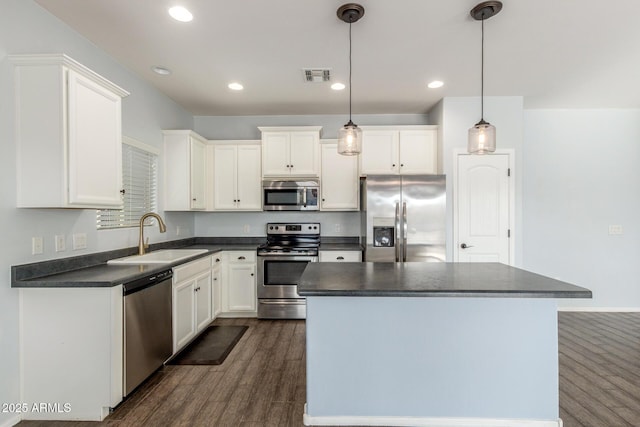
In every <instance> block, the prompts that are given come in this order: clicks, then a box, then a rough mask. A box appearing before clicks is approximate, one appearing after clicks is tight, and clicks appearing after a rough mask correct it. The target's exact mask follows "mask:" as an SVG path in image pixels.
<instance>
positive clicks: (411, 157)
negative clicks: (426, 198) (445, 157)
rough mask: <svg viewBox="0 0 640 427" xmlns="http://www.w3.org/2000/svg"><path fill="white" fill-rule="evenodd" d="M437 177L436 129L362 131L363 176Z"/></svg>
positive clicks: (361, 162) (399, 128)
mask: <svg viewBox="0 0 640 427" xmlns="http://www.w3.org/2000/svg"><path fill="white" fill-rule="evenodd" d="M437 173H438V127H437V126H397V127H396V126H363V127H362V153H361V154H360V174H362V175H374V174H387V175H398V174H400V175H405V174H407V175H408V174H437Z"/></svg>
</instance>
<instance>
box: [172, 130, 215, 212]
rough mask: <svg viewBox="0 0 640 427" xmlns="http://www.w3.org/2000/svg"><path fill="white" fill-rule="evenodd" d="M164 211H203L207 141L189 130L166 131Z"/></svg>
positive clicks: (205, 202) (205, 205)
mask: <svg viewBox="0 0 640 427" xmlns="http://www.w3.org/2000/svg"><path fill="white" fill-rule="evenodd" d="M162 133H163V134H164V159H165V169H164V175H165V180H164V188H165V210H167V211H188V210H204V209H205V208H206V207H207V200H206V191H205V190H206V170H207V156H206V144H207V140H206V139H204V138H203V137H201V136H200V135H198V134H197V133H195V132H193V131H190V130H165V131H162Z"/></svg>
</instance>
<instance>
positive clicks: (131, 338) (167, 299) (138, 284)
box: [123, 270, 173, 396]
mask: <svg viewBox="0 0 640 427" xmlns="http://www.w3.org/2000/svg"><path fill="white" fill-rule="evenodd" d="M172 276H173V273H172V271H171V270H164V271H162V272H160V273H156V274H153V275H150V276H147V277H143V278H141V279H137V280H135V281H133V282H129V283H125V284H124V331H123V337H124V354H123V362H124V366H123V374H124V378H123V395H124V396H127V395H128V394H129V393H131V392H132V391H133V390H134V389H135V388H136V387H137V386H138V385H140V383H142V382H143V381H144V380H145V379H147V378H148V377H149V375H151V374H152V373H153V372H154V371H155V370H156V369H158V368H159V367H160V366H162V364H163V363H164V362H165V361H166V360H167V359H169V357H171V354H172V352H173V340H172V332H171V277H172Z"/></svg>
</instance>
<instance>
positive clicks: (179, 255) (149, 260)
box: [107, 249, 208, 264]
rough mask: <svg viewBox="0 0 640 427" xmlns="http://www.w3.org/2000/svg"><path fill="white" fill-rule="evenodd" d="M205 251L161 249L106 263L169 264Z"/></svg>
mask: <svg viewBox="0 0 640 427" xmlns="http://www.w3.org/2000/svg"><path fill="white" fill-rule="evenodd" d="M206 252H208V251H207V250H206V249H161V250H158V251H153V252H149V253H146V254H144V255H131V256H128V257H124V258H116V259H112V260H109V261H107V264H171V263H174V262H177V261H180V260H183V259H186V258H189V257H192V256H195V255H201V254H204V253H206Z"/></svg>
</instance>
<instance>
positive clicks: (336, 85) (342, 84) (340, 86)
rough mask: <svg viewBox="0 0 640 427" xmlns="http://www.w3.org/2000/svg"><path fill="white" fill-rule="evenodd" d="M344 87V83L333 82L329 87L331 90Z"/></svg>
mask: <svg viewBox="0 0 640 427" xmlns="http://www.w3.org/2000/svg"><path fill="white" fill-rule="evenodd" d="M345 87H346V86H345V85H344V83H334V84H332V85H331V89H333V90H343V89H344V88H345Z"/></svg>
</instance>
